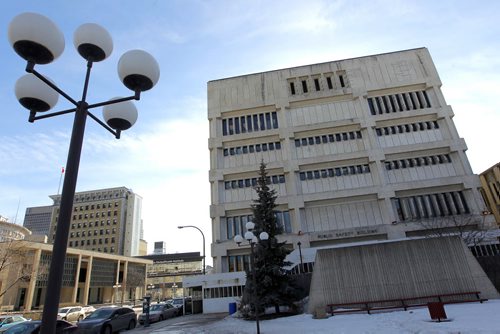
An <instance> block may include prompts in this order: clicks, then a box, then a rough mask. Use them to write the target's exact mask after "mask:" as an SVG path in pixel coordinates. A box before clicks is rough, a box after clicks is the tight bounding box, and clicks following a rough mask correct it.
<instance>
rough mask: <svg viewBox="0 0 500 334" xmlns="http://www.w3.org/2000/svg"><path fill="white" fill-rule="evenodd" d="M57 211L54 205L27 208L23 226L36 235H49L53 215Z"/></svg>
mask: <svg viewBox="0 0 500 334" xmlns="http://www.w3.org/2000/svg"><path fill="white" fill-rule="evenodd" d="M55 209H56V207H55V206H53V205H48V206H36V207H31V208H26V213H25V215H24V222H23V226H24V227H25V228H27V229H28V230H30V231H31V233H33V234H34V235H49V234H50V233H49V231H50V223H51V222H52V214H53V212H54V210H55Z"/></svg>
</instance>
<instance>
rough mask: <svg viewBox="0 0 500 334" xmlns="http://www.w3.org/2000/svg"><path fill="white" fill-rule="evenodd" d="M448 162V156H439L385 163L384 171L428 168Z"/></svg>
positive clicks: (449, 159)
mask: <svg viewBox="0 0 500 334" xmlns="http://www.w3.org/2000/svg"><path fill="white" fill-rule="evenodd" d="M450 162H451V158H450V155H449V154H440V155H431V156H427V157H417V158H409V159H400V160H392V161H386V162H385V169H387V170H392V169H400V168H412V167H421V166H430V165H437V164H446V163H450Z"/></svg>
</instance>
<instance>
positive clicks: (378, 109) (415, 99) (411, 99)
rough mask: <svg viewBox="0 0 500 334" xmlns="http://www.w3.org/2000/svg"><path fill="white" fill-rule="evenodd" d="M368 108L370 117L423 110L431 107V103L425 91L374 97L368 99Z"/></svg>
mask: <svg viewBox="0 0 500 334" xmlns="http://www.w3.org/2000/svg"><path fill="white" fill-rule="evenodd" d="M368 106H369V107H370V112H371V114H372V115H377V114H380V115H381V114H389V113H391V112H398V111H409V110H417V109H425V108H430V107H431V101H430V100H429V96H428V95H427V92H426V91H425V90H422V91H416V92H408V93H399V94H392V95H383V96H375V97H369V98H368Z"/></svg>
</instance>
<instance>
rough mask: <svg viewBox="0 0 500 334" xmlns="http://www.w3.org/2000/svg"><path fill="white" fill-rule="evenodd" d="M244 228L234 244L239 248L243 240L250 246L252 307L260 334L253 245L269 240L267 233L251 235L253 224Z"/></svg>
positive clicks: (249, 223)
mask: <svg viewBox="0 0 500 334" xmlns="http://www.w3.org/2000/svg"><path fill="white" fill-rule="evenodd" d="M245 227H246V228H247V231H246V232H245V236H244V237H242V236H241V235H239V234H238V235H236V236H235V237H234V242H236V243H237V244H238V246H240V244H241V243H242V242H243V240H246V241H248V243H249V244H250V265H251V266H252V279H253V285H254V295H253V296H252V297H253V298H252V299H253V307H254V308H255V323H256V326H257V334H260V324H259V305H258V304H259V303H258V295H257V274H256V270H255V252H254V247H255V244H256V243H257V242H258V241H259V240H260V241H264V240H267V239H269V234H268V233H267V232H261V233H260V235H259V238H257V236H256V235H255V234H253V232H252V231H253V230H254V228H255V224H254V223H253V222H247V223H246V225H245Z"/></svg>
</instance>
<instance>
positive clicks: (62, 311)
mask: <svg viewBox="0 0 500 334" xmlns="http://www.w3.org/2000/svg"><path fill="white" fill-rule="evenodd" d="M68 311H69V307H63V308H60V309H59V313H68Z"/></svg>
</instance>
